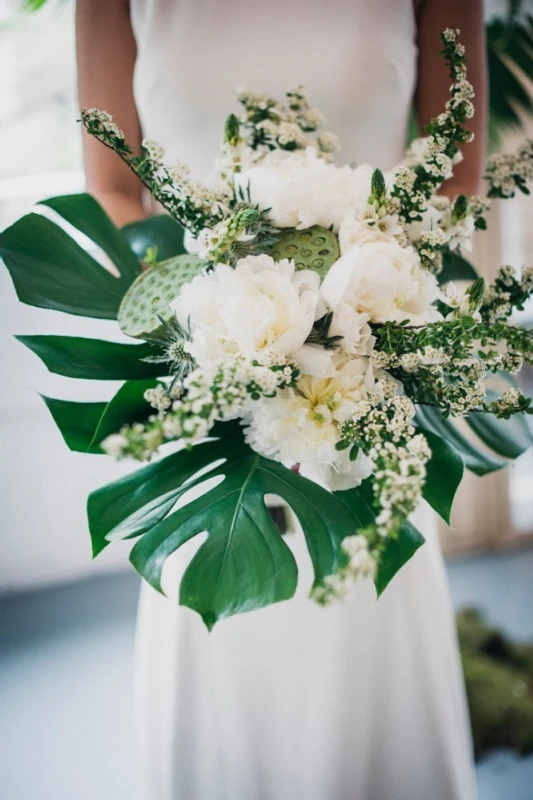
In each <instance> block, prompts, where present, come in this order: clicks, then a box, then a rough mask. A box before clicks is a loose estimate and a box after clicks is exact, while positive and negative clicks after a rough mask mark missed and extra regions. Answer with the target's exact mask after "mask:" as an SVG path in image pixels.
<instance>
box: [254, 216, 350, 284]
mask: <svg viewBox="0 0 533 800" xmlns="http://www.w3.org/2000/svg"><path fill="white" fill-rule="evenodd" d="M269 253H270V255H271V256H272V257H273V258H274V260H275V261H281V259H283V258H289V259H293V261H294V262H295V264H296V269H312V270H313V271H314V272H318V274H319V275H320V277H321V279H324V278H325V277H326V275H327V274H328V272H329V269H330V267H331V266H332V265H333V264H334V263H335V261H337V259H338V258H340V248H339V241H338V239H337V236H336V235H335V234H334V233H333V231H330V230H327V228H321V227H320V226H319V225H313V227H312V228H307V229H306V230H303V231H299V230H295V229H294V228H285V229H284V230H282V231H281V233H280V235H279V237H278V239H277V241H276V242H275V244H273V245H272V247H271V248H270V249H269Z"/></svg>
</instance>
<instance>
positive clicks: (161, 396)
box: [144, 383, 172, 415]
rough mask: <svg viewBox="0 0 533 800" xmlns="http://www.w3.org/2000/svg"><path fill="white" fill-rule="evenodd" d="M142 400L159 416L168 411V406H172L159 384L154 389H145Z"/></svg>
mask: <svg viewBox="0 0 533 800" xmlns="http://www.w3.org/2000/svg"><path fill="white" fill-rule="evenodd" d="M144 399H145V400H146V402H147V403H150V405H151V406H152V408H155V410H156V411H157V412H158V413H159V414H161V415H162V414H164V413H165V411H168V409H169V408H170V406H171V405H172V400H171V398H170V396H169V394H168V392H167V390H166V388H165V386H163V385H162V384H161V383H159V384H158V385H157V386H156V387H155V388H154V389H147V390H146V392H145V393H144Z"/></svg>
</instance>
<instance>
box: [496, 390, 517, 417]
mask: <svg viewBox="0 0 533 800" xmlns="http://www.w3.org/2000/svg"><path fill="white" fill-rule="evenodd" d="M523 400H524V395H523V394H522V392H521V391H520V389H508V390H507V391H506V392H504V393H503V394H502V395H501V397H498V398H497V399H496V400H493V401H492V402H491V404H490V406H491V409H492V411H493V413H494V414H496V415H497V416H498V417H503V418H505V417H509V416H511V414H513V413H516V412H517V411H520V410H521V407H522V402H523Z"/></svg>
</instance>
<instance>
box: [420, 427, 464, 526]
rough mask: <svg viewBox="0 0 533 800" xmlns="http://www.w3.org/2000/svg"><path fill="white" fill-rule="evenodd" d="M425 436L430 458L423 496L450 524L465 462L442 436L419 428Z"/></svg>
mask: <svg viewBox="0 0 533 800" xmlns="http://www.w3.org/2000/svg"><path fill="white" fill-rule="evenodd" d="M419 430H420V432H421V433H423V434H424V436H425V437H426V439H427V441H428V444H429V447H430V450H431V459H430V460H429V462H428V464H427V475H426V482H425V484H424V491H423V494H424V498H425V499H426V500H427V502H428V503H429V504H430V506H431V507H432V508H433V509H434V510H435V511H436V512H437V513H438V514H440V516H441V517H442V519H443V520H444V521H445V522H446V523H448V525H449V524H450V515H451V512H452V506H453V501H454V498H455V494H456V492H457V489H458V488H459V484H460V483H461V480H462V478H463V473H464V469H465V463H464V460H463V457H462V455H461V454H460V453H459V452H458V451H457V450H456V449H455V448H454V447H452V445H450V444H448V442H447V441H446V439H443V438H442V436H437V435H435V434H434V433H433V432H432V431H429V430H423V429H421V428H419Z"/></svg>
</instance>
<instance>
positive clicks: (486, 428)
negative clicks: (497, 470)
mask: <svg viewBox="0 0 533 800" xmlns="http://www.w3.org/2000/svg"><path fill="white" fill-rule="evenodd" d="M466 421H467V423H468V425H469V426H470V428H471V429H472V430H473V431H474V433H476V434H477V435H478V436H479V438H480V439H481V441H482V442H484V443H485V444H486V445H487V447H490V449H491V450H494V452H495V453H498V455H500V456H504V458H518V456H521V455H522V453H525V451H526V450H527V449H528V448H529V447H531V445H532V444H533V439H532V436H531V431H530V429H529V426H528V424H527V422H526V420H525V419H524V417H523V416H522V415H516V416H514V417H511V419H498V418H497V417H495V416H493V415H492V414H485V413H481V412H474V413H472V414H469V415H468V417H467V419H466Z"/></svg>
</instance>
